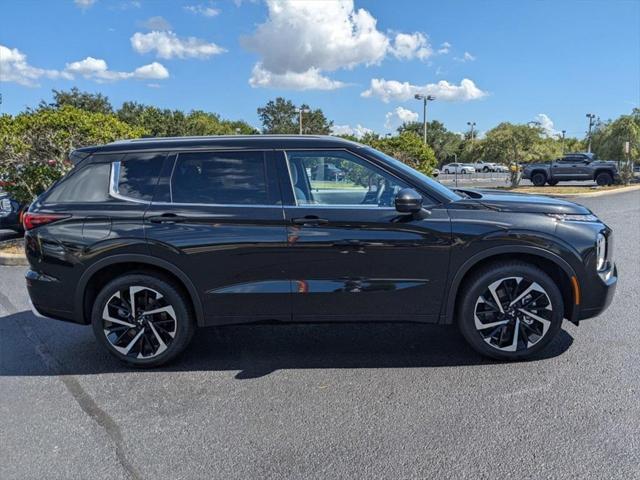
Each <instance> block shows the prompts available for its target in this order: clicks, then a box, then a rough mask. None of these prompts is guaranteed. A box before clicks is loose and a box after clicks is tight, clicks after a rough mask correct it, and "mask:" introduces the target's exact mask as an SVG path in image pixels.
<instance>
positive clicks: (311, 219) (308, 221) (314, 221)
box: [291, 215, 329, 227]
mask: <svg viewBox="0 0 640 480" xmlns="http://www.w3.org/2000/svg"><path fill="white" fill-rule="evenodd" d="M291 223H293V224H294V225H304V226H307V227H313V226H316V225H326V224H327V223H329V220H327V219H325V218H318V217H317V216H316V215H307V216H305V217H301V218H292V219H291Z"/></svg>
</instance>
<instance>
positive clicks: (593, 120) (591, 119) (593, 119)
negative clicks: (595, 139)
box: [586, 113, 596, 153]
mask: <svg viewBox="0 0 640 480" xmlns="http://www.w3.org/2000/svg"><path fill="white" fill-rule="evenodd" d="M586 117H587V118H588V119H589V132H588V133H587V137H589V144H588V146H587V152H588V153H591V128H592V127H593V126H594V125H595V124H596V116H595V115H594V114H593V113H587V115H586Z"/></svg>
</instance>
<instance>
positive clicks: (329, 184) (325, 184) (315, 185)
mask: <svg viewBox="0 0 640 480" xmlns="http://www.w3.org/2000/svg"><path fill="white" fill-rule="evenodd" d="M311 188H312V189H313V190H343V189H348V188H353V189H359V190H363V189H364V187H363V186H362V185H356V184H355V183H351V182H333V181H330V180H320V181H318V180H313V181H312V182H311Z"/></svg>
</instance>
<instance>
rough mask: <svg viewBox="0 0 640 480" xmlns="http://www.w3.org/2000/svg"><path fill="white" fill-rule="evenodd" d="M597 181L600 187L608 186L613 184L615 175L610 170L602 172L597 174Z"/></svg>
mask: <svg viewBox="0 0 640 480" xmlns="http://www.w3.org/2000/svg"><path fill="white" fill-rule="evenodd" d="M596 183H597V184H598V186H600V187H608V186H609V185H612V184H613V177H612V176H611V174H610V173H608V172H600V173H599V174H598V175H596Z"/></svg>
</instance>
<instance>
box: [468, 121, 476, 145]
mask: <svg viewBox="0 0 640 480" xmlns="http://www.w3.org/2000/svg"><path fill="white" fill-rule="evenodd" d="M467 125H469V134H470V135H471V141H472V142H473V129H474V128H475V126H476V122H467Z"/></svg>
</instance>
